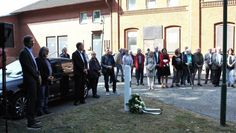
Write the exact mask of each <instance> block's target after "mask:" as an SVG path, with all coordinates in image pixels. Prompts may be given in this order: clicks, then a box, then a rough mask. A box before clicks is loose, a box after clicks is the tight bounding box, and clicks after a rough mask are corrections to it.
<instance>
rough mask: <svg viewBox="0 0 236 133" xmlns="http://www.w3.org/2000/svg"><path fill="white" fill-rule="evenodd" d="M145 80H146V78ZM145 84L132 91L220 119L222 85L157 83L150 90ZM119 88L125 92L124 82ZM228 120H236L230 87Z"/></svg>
mask: <svg viewBox="0 0 236 133" xmlns="http://www.w3.org/2000/svg"><path fill="white" fill-rule="evenodd" d="M133 81H135V80H133ZM144 81H145V82H146V78H145V79H144ZM144 84H145V85H144V86H141V85H140V86H136V85H132V93H140V94H141V95H145V96H147V97H154V98H156V99H158V100H160V101H163V102H164V103H167V104H170V105H174V106H176V107H178V108H184V109H187V110H190V111H193V112H196V113H199V114H202V115H207V116H210V117H213V118H216V119H220V98H221V88H220V87H213V86H212V85H203V86H202V87H199V86H194V87H193V88H192V87H191V86H187V87H177V88H165V89H162V88H160V86H158V85H156V89H155V90H152V91H149V90H148V89H147V88H148V87H147V86H146V83H144ZM103 86H104V83H99V93H102V95H103V93H105V92H104V87H103ZM110 90H111V89H110ZM117 90H118V91H119V92H120V93H121V94H123V90H124V83H118V85H117ZM226 120H227V121H233V122H236V88H231V87H230V88H228V89H227V117H226Z"/></svg>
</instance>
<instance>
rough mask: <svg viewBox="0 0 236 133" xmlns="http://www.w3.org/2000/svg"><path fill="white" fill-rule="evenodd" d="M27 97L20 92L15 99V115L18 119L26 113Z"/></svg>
mask: <svg viewBox="0 0 236 133" xmlns="http://www.w3.org/2000/svg"><path fill="white" fill-rule="evenodd" d="M26 107H27V99H26V97H25V96H24V95H23V94H21V93H19V94H17V95H16V97H15V99H14V101H13V115H14V117H15V118H17V119H21V118H24V116H25V114H26Z"/></svg>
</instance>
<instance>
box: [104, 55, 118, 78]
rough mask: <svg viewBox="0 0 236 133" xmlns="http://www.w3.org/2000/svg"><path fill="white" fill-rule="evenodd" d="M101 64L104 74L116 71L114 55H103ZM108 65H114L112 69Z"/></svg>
mask: <svg viewBox="0 0 236 133" xmlns="http://www.w3.org/2000/svg"><path fill="white" fill-rule="evenodd" d="M109 61H110V62H109ZM109 64H110V65H109ZM101 66H102V73H103V74H107V73H108V72H112V71H114V67H115V60H114V57H113V56H112V55H103V56H102V60H101ZM108 66H112V69H109V68H108Z"/></svg>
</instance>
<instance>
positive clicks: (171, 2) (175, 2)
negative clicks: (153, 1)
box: [167, 0, 180, 7]
mask: <svg viewBox="0 0 236 133" xmlns="http://www.w3.org/2000/svg"><path fill="white" fill-rule="evenodd" d="M179 2H180V0H168V1H167V6H168V7H175V6H179Z"/></svg>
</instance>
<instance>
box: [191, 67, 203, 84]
mask: <svg viewBox="0 0 236 133" xmlns="http://www.w3.org/2000/svg"><path fill="white" fill-rule="evenodd" d="M197 72H198V76H197V81H198V82H197V83H198V84H201V75H202V67H195V68H194V74H193V80H192V81H193V84H194V79H195V75H196V74H197Z"/></svg>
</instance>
